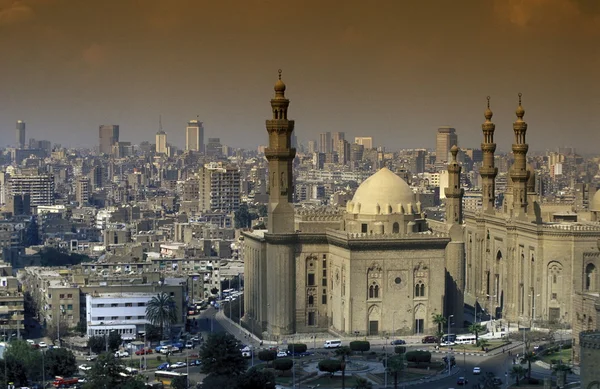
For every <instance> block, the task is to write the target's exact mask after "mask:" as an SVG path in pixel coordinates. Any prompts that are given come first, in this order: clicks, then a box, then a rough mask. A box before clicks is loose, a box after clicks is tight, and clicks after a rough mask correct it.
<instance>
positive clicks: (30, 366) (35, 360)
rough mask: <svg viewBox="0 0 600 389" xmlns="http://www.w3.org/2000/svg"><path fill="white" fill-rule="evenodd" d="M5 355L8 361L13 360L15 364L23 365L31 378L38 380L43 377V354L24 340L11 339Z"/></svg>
mask: <svg viewBox="0 0 600 389" xmlns="http://www.w3.org/2000/svg"><path fill="white" fill-rule="evenodd" d="M5 357H6V360H7V362H8V361H10V360H13V361H14V365H15V366H18V365H21V366H23V369H24V370H25V372H26V374H27V378H28V379H29V380H32V381H37V380H39V379H40V378H41V376H42V369H41V366H42V354H41V352H40V351H39V350H36V349H34V348H33V347H31V346H30V345H29V344H28V343H27V342H25V341H24V340H16V339H15V340H13V341H11V342H10V343H9V344H8V347H7V349H6V355H5Z"/></svg>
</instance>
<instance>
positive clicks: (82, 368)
mask: <svg viewBox="0 0 600 389" xmlns="http://www.w3.org/2000/svg"><path fill="white" fill-rule="evenodd" d="M79 370H81V371H90V370H92V367H91V366H90V365H86V364H83V365H79Z"/></svg>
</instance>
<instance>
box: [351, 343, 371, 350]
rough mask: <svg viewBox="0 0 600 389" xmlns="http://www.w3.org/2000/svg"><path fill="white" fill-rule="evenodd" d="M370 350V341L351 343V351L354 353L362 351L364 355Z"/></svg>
mask: <svg viewBox="0 0 600 389" xmlns="http://www.w3.org/2000/svg"><path fill="white" fill-rule="evenodd" d="M370 349H371V343H370V342H369V341H368V340H355V341H353V342H350V350H352V351H360V352H361V353H364V352H365V351H369V350H370Z"/></svg>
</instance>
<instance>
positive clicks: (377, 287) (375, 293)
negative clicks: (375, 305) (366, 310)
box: [374, 285, 379, 299]
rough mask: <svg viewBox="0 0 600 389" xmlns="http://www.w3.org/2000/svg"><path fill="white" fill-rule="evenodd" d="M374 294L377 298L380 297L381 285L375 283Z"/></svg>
mask: <svg viewBox="0 0 600 389" xmlns="http://www.w3.org/2000/svg"><path fill="white" fill-rule="evenodd" d="M374 295H375V298H376V299H377V298H379V285H375V291H374Z"/></svg>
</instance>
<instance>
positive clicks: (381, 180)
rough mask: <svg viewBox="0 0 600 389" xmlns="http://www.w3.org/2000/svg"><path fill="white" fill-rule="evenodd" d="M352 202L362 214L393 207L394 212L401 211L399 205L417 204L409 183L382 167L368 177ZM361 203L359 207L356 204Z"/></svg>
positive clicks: (378, 211)
mask: <svg viewBox="0 0 600 389" xmlns="http://www.w3.org/2000/svg"><path fill="white" fill-rule="evenodd" d="M352 203H353V204H354V205H355V207H354V209H360V211H359V212H358V213H360V214H362V215H379V214H383V213H387V212H385V211H386V208H387V207H391V208H392V210H393V212H394V213H396V212H398V211H399V209H400V207H399V205H402V207H403V208H404V209H405V210H407V211H409V210H408V209H407V206H408V204H413V206H414V205H415V194H414V193H413V191H412V189H411V188H410V186H408V184H407V183H406V182H405V181H404V180H403V179H402V178H400V177H398V176H397V175H396V174H394V173H393V172H391V171H390V170H389V169H388V168H385V167H384V168H382V169H380V170H379V171H378V172H377V173H375V174H373V175H372V176H371V177H369V178H367V179H366V180H365V181H364V182H363V183H362V184H360V186H359V187H358V189H357V190H356V193H354V197H353V198H352ZM358 204H360V206H359V207H358V208H357V207H356V205H358Z"/></svg>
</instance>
